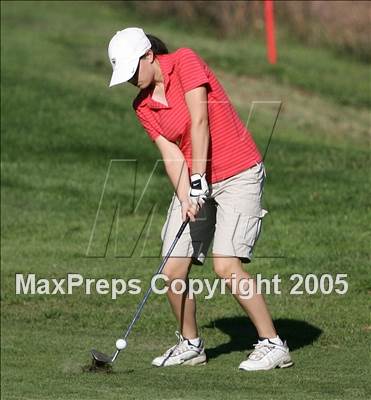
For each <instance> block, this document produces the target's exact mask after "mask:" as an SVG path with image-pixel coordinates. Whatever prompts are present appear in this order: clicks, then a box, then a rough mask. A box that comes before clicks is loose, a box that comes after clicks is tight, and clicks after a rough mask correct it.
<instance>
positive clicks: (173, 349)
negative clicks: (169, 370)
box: [163, 331, 186, 357]
mask: <svg viewBox="0 0 371 400" xmlns="http://www.w3.org/2000/svg"><path fill="white" fill-rule="evenodd" d="M175 335H176V337H177V338H178V343H177V344H176V345H174V346H172V347H170V349H168V350H166V351H165V353H164V355H163V356H164V357H167V356H168V355H169V354H174V355H177V354H180V353H182V351H179V350H178V348H179V347H180V346H182V344H184V343H185V342H186V341H185V340H184V337H183V336H182V335H181V334H180V332H178V331H176V332H175ZM183 351H184V350H183Z"/></svg>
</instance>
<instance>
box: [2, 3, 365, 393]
mask: <svg viewBox="0 0 371 400" xmlns="http://www.w3.org/2000/svg"><path fill="white" fill-rule="evenodd" d="M1 13H2V20H1V52H2V54H1V56H2V57H1V68H2V78H1V90H2V100H1V101H2V103H1V106H2V118H1V151H2V153H1V157H2V162H1V167H2V170H1V174H2V218H1V229H2V246H1V258H2V266H1V379H2V382H1V397H2V398H3V399H33V400H43V399H80V400H82V399H159V400H160V399H169V400H170V399H179V400H180V399H182V400H186V399H187V400H188V399H213V400H214V399H282V400H285V399H298V400H299V399H334V400H335V399H366V398H370V397H371V393H370V385H369V378H370V334H371V321H370V294H371V285H370V239H371V235H370V230H369V224H370V198H371V197H370V159H369V155H370V125H369V124H370V119H369V109H368V108H367V107H369V106H370V93H369V91H368V90H369V87H370V86H369V85H370V81H369V79H370V75H369V65H366V64H361V63H357V62H356V61H351V60H347V59H346V58H344V57H343V56H339V55H336V54H334V53H333V52H331V51H327V50H323V49H303V48H301V47H300V45H299V44H295V43H289V42H285V43H282V44H280V46H281V47H280V59H279V64H278V66H277V68H276V69H274V68H271V67H268V66H267V65H266V64H265V63H266V61H265V49H264V45H263V43H262V42H259V41H256V40H253V39H249V38H241V39H239V40H230V41H227V40H226V41H219V40H217V39H213V38H212V37H210V36H208V37H205V36H202V34H201V33H199V34H198V33H197V32H196V33H190V30H186V29H182V28H181V27H177V26H176V24H174V23H171V21H164V23H163V24H161V23H158V22H156V21H154V20H153V21H151V20H146V21H143V20H142V19H141V18H137V17H135V16H133V14H131V13H129V12H128V11H127V8H126V7H125V5H124V2H116V3H115V4H114V5H111V4H110V3H105V2H100V3H99V2H93V3H89V2H77V3H75V2H35V3H34V2H28V1H27V2H1ZM128 26H142V27H143V28H144V30H145V31H146V32H149V33H153V34H156V35H158V36H159V37H160V38H162V39H163V40H164V41H165V42H166V43H167V44H168V46H169V47H170V49H171V50H172V49H176V48H178V47H191V48H193V49H194V50H196V51H197V52H199V54H200V55H201V56H202V57H204V58H205V60H206V61H208V62H209V64H210V66H211V67H212V68H213V69H214V70H215V72H216V73H217V75H218V76H219V77H220V80H221V82H222V83H223V84H224V86H225V88H226V90H227V91H228V94H229V96H230V98H231V99H232V101H233V102H234V104H235V105H236V107H237V109H238V112H239V114H240V116H241V118H243V119H244V120H247V118H248V116H249V112H250V106H251V104H252V102H253V101H260V102H262V101H272V100H274V101H282V102H283V107H282V111H281V113H280V116H279V119H278V122H277V125H276V129H275V132H274V135H273V138H272V141H271V144H270V147H269V151H268V153H267V157H266V168H267V173H268V178H267V183H266V189H265V206H266V208H267V209H268V210H269V214H268V215H267V216H266V217H265V219H264V228H263V231H262V235H261V237H260V239H259V243H258V245H257V247H256V252H255V255H256V258H255V260H254V262H253V263H252V264H250V266H249V267H248V270H249V271H250V272H251V273H252V274H258V273H260V274H262V276H263V277H266V278H272V277H273V276H274V275H275V274H279V277H280V278H281V279H282V284H281V292H282V293H281V294H275V295H274V294H268V295H267V296H266V299H267V302H268V304H269V306H270V310H271V313H272V316H273V319H274V321H275V324H276V327H277V329H278V331H279V333H280V334H281V336H282V337H284V338H286V339H287V340H288V344H289V346H290V348H291V350H292V358H293V360H294V361H295V366H294V367H293V368H289V369H286V370H274V371H270V372H263V373H261V372H255V373H242V372H240V371H238V369H237V367H238V365H239V363H240V361H241V360H242V359H244V357H245V355H246V352H247V351H249V350H251V348H252V345H253V343H255V341H256V332H255V330H254V328H253V326H252V324H251V323H250V322H249V321H248V319H247V318H246V317H245V316H244V314H243V312H242V311H241V310H240V308H239V307H238V305H237V303H236V302H235V301H234V300H233V298H232V297H231V296H230V295H221V294H219V295H217V296H214V298H212V299H210V300H206V299H204V295H200V296H199V301H198V322H199V326H200V333H201V336H202V337H203V338H204V339H205V341H206V349H207V353H208V355H209V363H208V365H207V366H202V367H195V368H192V367H188V368H185V367H176V368H169V369H155V368H152V367H151V365H150V363H151V360H152V359H153V358H154V357H155V356H157V355H159V354H160V353H161V352H163V351H164V350H165V349H166V348H167V347H169V346H170V345H172V344H174V340H175V336H174V331H175V330H176V325H175V323H174V318H173V316H172V314H171V312H170V309H169V306H168V303H167V300H166V297H165V296H161V295H154V296H152V297H151V298H150V300H149V302H148V303H147V305H146V307H145V309H144V312H143V315H142V317H141V319H140V321H139V322H138V324H137V325H136V326H135V328H134V330H133V333H132V335H131V336H130V338H129V340H128V348H127V349H126V350H125V352H124V353H123V354H121V355H120V358H119V359H118V360H117V363H116V364H115V366H114V369H113V372H112V373H107V374H106V373H87V372H83V367H84V366H86V365H87V364H89V363H90V356H89V351H90V349H91V348H93V347H96V348H98V349H100V350H102V351H106V352H111V351H112V350H113V348H114V343H115V340H116V338H117V337H118V336H119V335H120V334H121V332H122V330H123V329H124V328H125V327H126V326H127V324H128V323H129V322H130V321H131V318H132V316H133V313H134V311H135V307H136V305H137V304H138V302H139V301H140V299H141V295H130V294H127V293H126V294H123V295H121V296H119V297H118V298H117V299H116V300H112V299H111V297H110V295H109V294H106V295H99V294H97V292H96V291H95V290H92V293H91V294H90V295H85V294H84V290H83V289H82V288H80V289H76V290H75V291H74V292H73V293H72V294H71V295H68V294H66V295H61V294H56V295H41V294H39V295H16V294H15V274H16V273H23V274H31V273H33V274H36V276H37V278H46V279H52V278H56V279H61V278H66V276H67V274H68V273H76V274H81V275H82V276H83V277H84V278H92V279H93V278H95V279H99V278H102V279H108V280H111V279H112V278H122V279H125V280H128V279H130V278H137V279H141V280H142V285H141V287H142V294H143V291H144V290H145V288H146V285H147V284H148V282H149V280H150V277H151V275H152V273H153V272H154V271H155V270H156V269H157V266H158V264H159V261H160V258H159V257H158V254H159V249H160V230H161V226H162V223H163V221H164V218H165V215H166V209H167V206H168V202H169V200H170V197H171V194H172V190H171V187H170V183H169V181H168V179H167V177H166V175H165V173H164V170H163V167H162V165H161V164H160V165H159V168H158V169H156V170H155V173H154V176H153V179H152V180H151V181H150V185H149V187H148V190H147V191H146V195H145V196H144V198H143V201H142V202H141V204H140V207H138V210H137V212H136V213H135V214H133V213H132V212H131V210H132V204H133V191H132V188H133V174H134V171H135V168H134V163H133V162H120V161H116V162H113V163H112V164H111V174H110V178H109V180H107V185H106V192H105V196H104V199H103V202H102V208H101V211H102V212H101V213H100V214H99V218H98V219H97V229H96V235H95V236H94V239H93V240H92V243H91V246H90V255H92V256H96V257H86V251H87V248H88V245H89V239H90V236H91V232H92V228H93V224H94V221H95V217H96V213H97V208H98V205H99V201H100V197H101V194H102V189H103V185H104V183H105V179H106V175H107V170H108V167H109V165H110V160H124V159H125V160H128V159H130V160H133V159H137V160H138V163H137V182H136V183H137V188H136V191H135V198H134V202H137V201H138V199H139V197H140V194H141V192H142V190H143V188H144V187H145V184H146V181H147V179H148V177H149V176H150V174H151V172H152V170H153V168H154V166H155V163H156V160H157V159H158V158H159V153H158V152H157V151H156V149H155V147H154V145H153V144H152V143H151V142H150V140H149V139H148V138H147V136H146V134H145V132H144V131H143V129H142V128H141V127H140V125H139V122H138V121H137V119H136V117H135V114H134V112H133V110H132V108H131V102H132V99H133V98H134V96H135V95H136V91H135V89H134V88H133V87H129V86H122V87H116V88H114V89H110V90H109V89H108V82H109V77H110V73H111V67H110V65H109V62H108V59H107V56H106V46H107V43H108V40H109V38H110V37H111V36H112V34H113V33H114V32H116V31H117V30H119V29H123V28H124V27H128ZM276 112H277V103H269V104H262V103H259V104H258V105H257V106H256V109H255V112H254V113H253V114H252V117H251V119H250V121H249V126H250V128H251V130H252V132H253V135H254V138H255V139H256V141H257V143H258V144H259V147H260V149H261V150H262V152H264V151H265V148H266V144H267V142H268V138H269V135H270V132H271V128H272V124H273V122H274V118H275V114H276ZM154 203H156V209H155V214H154V218H153V225H152V230H151V231H150V234H149V235H148V238H147V246H146V249H145V251H144V253H143V254H142V253H141V246H140V245H139V246H138V247H137V248H136V250H135V252H134V254H133V256H132V257H123V255H125V254H128V251H129V250H128V249H131V248H132V245H133V243H134V242H133V241H135V238H136V237H137V236H138V234H139V233H140V231H141V227H142V225H143V224H144V223H145V221H146V218H147V216H148V212H149V210H150V209H151V207H152V206H153V204H154ZM117 205H119V212H120V222H121V223H120V224H115V226H116V227H117V229H116V228H115V229H114V230H113V233H112V235H111V237H110V240H109V243H108V245H107V251H106V250H105V249H106V243H107V238H108V236H109V235H108V232H109V229H110V226H111V223H112V219H113V215H114V210H115V208H116V206H117ZM142 239H143V238H142ZM143 240H144V239H143ZM143 240H142V241H140V243H143ZM120 255H121V257H120ZM141 255H142V256H141ZM143 255H144V256H143ZM97 256H102V257H97ZM310 273H313V274H316V275H317V276H318V277H320V276H321V275H322V274H324V273H327V274H331V276H332V277H333V278H334V279H335V277H336V274H347V278H346V280H347V282H348V285H349V288H348V291H347V293H346V294H344V295H339V294H337V293H335V292H334V291H332V293H331V294H326V295H325V294H322V293H320V292H317V293H316V294H305V293H304V294H302V295H290V293H289V292H290V289H291V288H292V287H293V285H294V282H293V281H290V276H291V275H292V274H302V275H307V274H310ZM191 277H194V278H195V277H198V278H210V279H212V278H213V277H214V273H213V271H212V262H211V260H210V259H209V260H208V261H207V263H206V265H205V266H203V267H197V266H196V267H194V269H193V271H192V275H191ZM301 289H303V287H301Z"/></svg>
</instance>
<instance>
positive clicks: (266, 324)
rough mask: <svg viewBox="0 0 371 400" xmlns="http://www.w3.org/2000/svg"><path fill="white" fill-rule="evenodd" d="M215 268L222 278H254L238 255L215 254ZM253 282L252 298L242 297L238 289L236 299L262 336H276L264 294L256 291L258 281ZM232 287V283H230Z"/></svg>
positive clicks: (237, 279) (238, 279)
mask: <svg viewBox="0 0 371 400" xmlns="http://www.w3.org/2000/svg"><path fill="white" fill-rule="evenodd" d="M213 261H214V270H215V272H216V273H217V275H218V276H219V277H220V278H224V279H230V278H231V277H232V276H233V275H232V274H235V275H234V276H235V279H236V281H237V288H238V282H239V281H240V280H241V279H252V278H251V277H250V275H249V274H248V273H247V272H245V271H244V270H243V269H242V265H241V260H240V259H239V258H238V257H223V256H222V255H218V254H214V260H213ZM252 282H253V286H254V287H253V290H254V292H253V293H254V294H253V296H252V297H251V298H249V299H247V298H241V297H240V296H239V295H238V294H239V292H238V291H237V293H236V294H234V297H235V299H236V300H237V301H238V302H239V304H240V305H241V307H242V308H243V310H244V311H245V312H246V313H247V314H248V316H249V317H250V319H251V321H252V323H253V324H254V325H255V328H256V330H257V331H258V334H259V336H260V337H268V338H271V337H275V336H276V335H277V332H276V330H275V328H274V325H273V321H272V317H271V315H270V313H269V311H268V308H267V305H266V303H265V300H264V297H263V295H262V294H258V293H256V281H255V279H253V280H252ZM228 286H229V287H230V285H229V284H228Z"/></svg>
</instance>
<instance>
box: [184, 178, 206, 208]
mask: <svg viewBox="0 0 371 400" xmlns="http://www.w3.org/2000/svg"><path fill="white" fill-rule="evenodd" d="M209 193H210V191H209V185H208V184H207V181H206V173H204V174H202V175H200V174H193V175H191V189H190V191H189V196H190V198H191V200H192V201H194V202H197V203H198V204H199V206H200V207H202V206H203V204H204V203H205V200H206V199H207V197H208V195H209Z"/></svg>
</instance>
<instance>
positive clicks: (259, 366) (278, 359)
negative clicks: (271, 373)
mask: <svg viewBox="0 0 371 400" xmlns="http://www.w3.org/2000/svg"><path fill="white" fill-rule="evenodd" d="M281 343H282V342H281ZM254 347H255V349H254V351H252V352H251V353H250V354H249V356H248V358H247V360H246V361H242V363H241V364H240V366H239V369H243V370H245V371H261V370H264V371H266V370H269V369H273V368H287V367H291V366H292V365H293V364H294V363H293V362H292V360H291V357H290V354H289V348H288V347H287V343H286V341H285V342H284V343H282V345H281V344H276V343H273V342H271V341H270V340H269V339H264V340H258V343H257V344H254Z"/></svg>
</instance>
